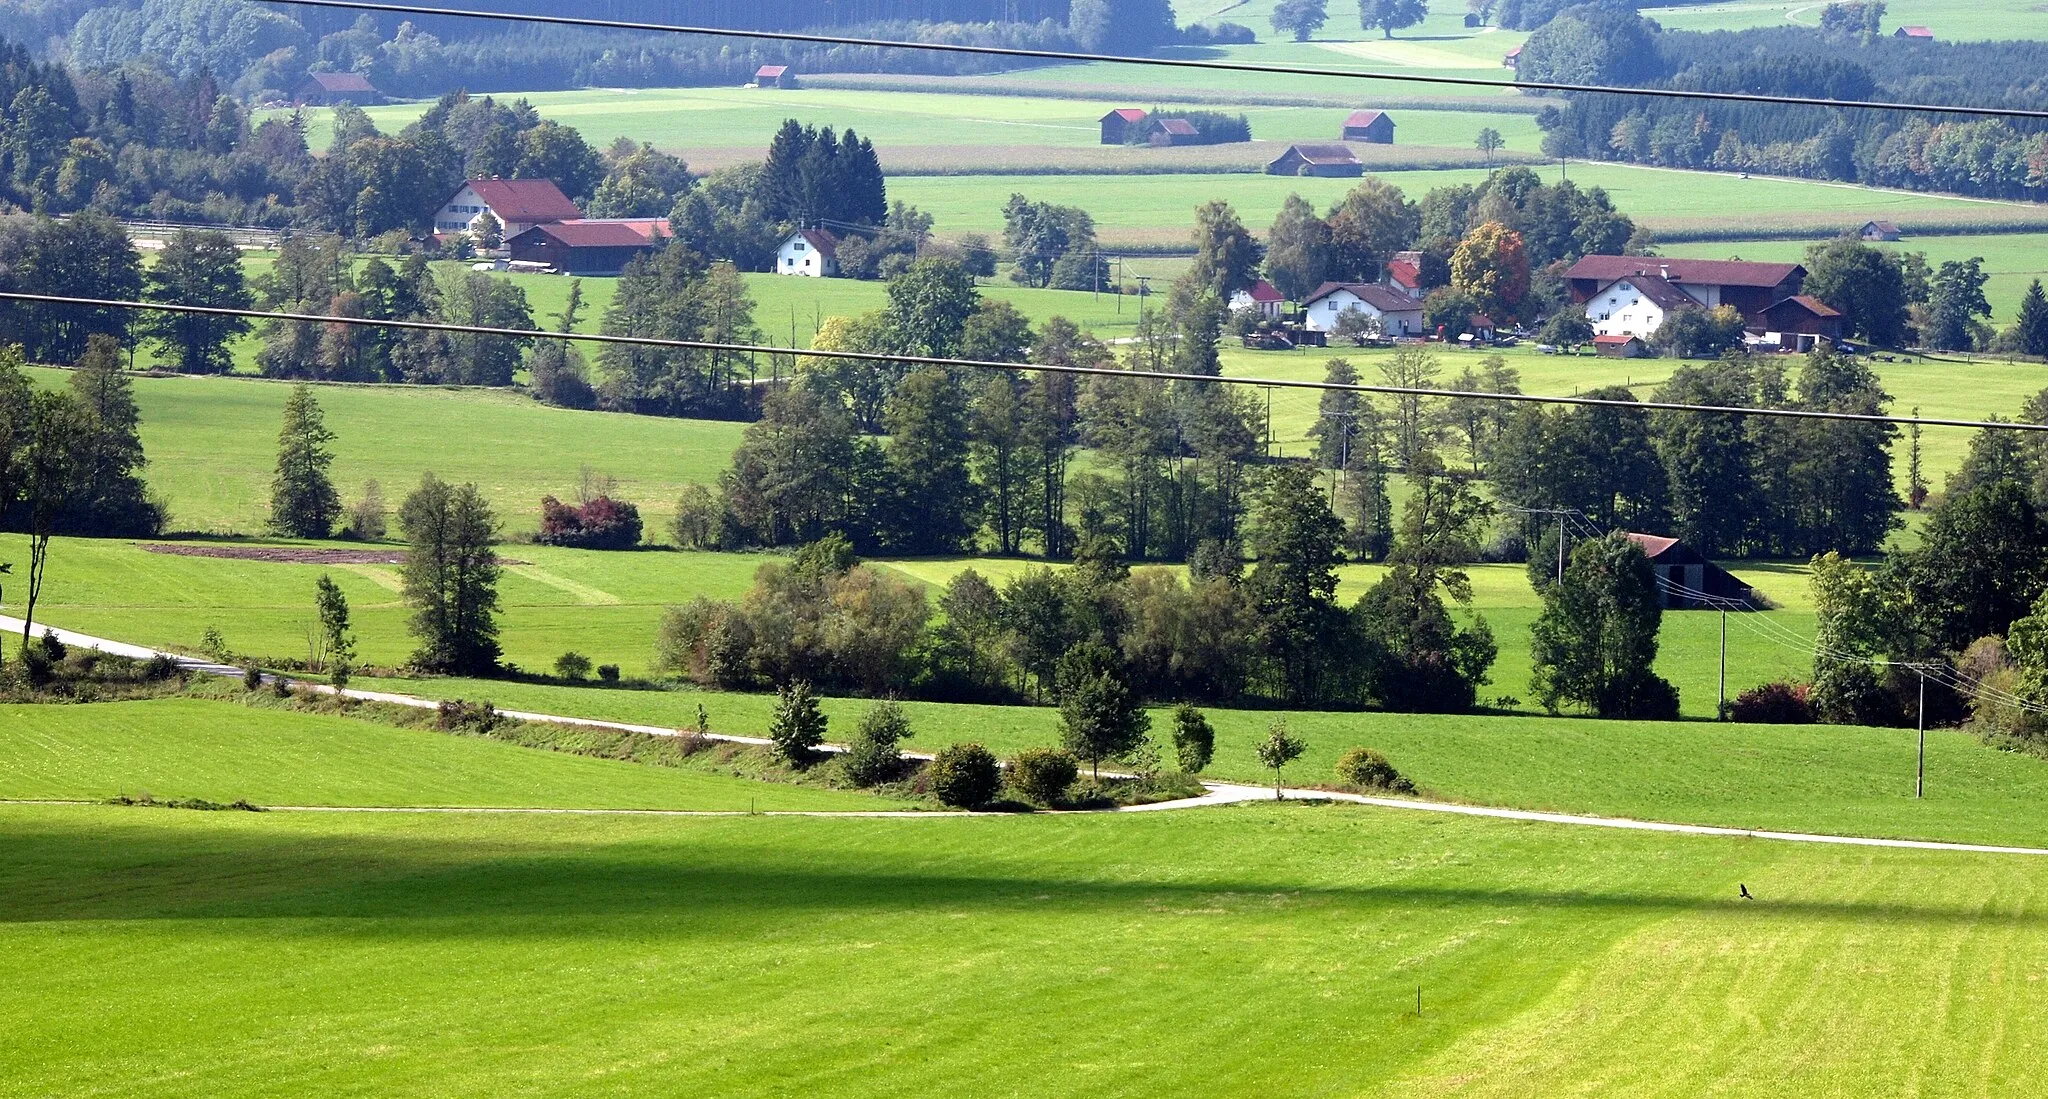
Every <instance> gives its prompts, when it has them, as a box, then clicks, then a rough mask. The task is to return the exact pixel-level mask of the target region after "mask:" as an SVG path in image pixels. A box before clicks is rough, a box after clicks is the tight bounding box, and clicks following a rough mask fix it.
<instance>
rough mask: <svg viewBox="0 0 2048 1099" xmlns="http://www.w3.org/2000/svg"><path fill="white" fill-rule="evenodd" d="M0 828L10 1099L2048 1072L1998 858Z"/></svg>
mask: <svg viewBox="0 0 2048 1099" xmlns="http://www.w3.org/2000/svg"><path fill="white" fill-rule="evenodd" d="M0 828H4V830H5V832H6V834H7V835H8V836H9V838H10V842H9V843H8V844H7V845H6V846H5V848H4V849H0V981H4V982H5V983H6V986H7V987H8V988H9V989H10V990H12V991H13V992H14V995H12V996H9V997H7V998H6V1000H5V1002H4V1003H0V1026H4V1027H5V1028H6V1032H7V1033H8V1035H9V1041H8V1042H7V1043H6V1044H5V1045H4V1046H0V1074H4V1078H5V1079H6V1080H8V1081H9V1083H8V1090H10V1091H13V1092H18V1093H20V1094H34V1095H42V1096H65V1095H85V1094H98V1095H106V1094H138V1093H142V1092H147V1093H149V1094H151V1095H159V1096H187V1095H191V1096H200V1095H217V1094H219V1093H221V1092H222V1091H225V1090H229V1089H230V1088H232V1089H236V1090H243V1091H249V1092H256V1093H265V1094H277V1093H294V1094H306V1093H320V1094H335V1095H377V1094H393V1093H404V1094H409V1095H421V1096H438V1095H475V1094H484V1093H488V1094H494V1095H551V1094H564V1093H577V1094H592V1095H622V1094H649V1093H661V1094H688V1095H705V1096H723V1095H748V1096H757V1095H823V1094H830V1095H835V1096H867V1095H876V1096H881V1095H902V1094H909V1093H919V1094H947V1095H962V1096H979V1095H997V1094H1015V1093H1017V1092H1018V1091H1019V1090H1020V1087H1022V1088H1025V1090H1028V1091H1030V1092H1031V1093H1033V1094H1058V1095H1070V1094H1071V1095H1084V1094H1085V1095H1094V1096H1126V1095H1130V1096H1138V1095H1143V1096H1156V1095H1174V1094H1202V1095H1217V1094H1234V1095H1248V1094H1391V1093H1402V1094H1407V1093H1413V1092H1415V1091H1418V1090H1419V1091H1421V1093H1424V1094H1502V1095H1507V1094H1514V1095H1535V1094H1542V1095H1554V1094H1577V1093H1587V1092H1588V1091H1591V1090H1598V1089H1597V1084H1598V1083H1599V1082H1602V1081H1607V1082H1612V1083H1615V1084H1617V1085H1620V1087H1619V1088H1618V1089H1617V1090H1626V1091H1628V1092H1629V1093H1631V1094H1646V1095H1694V1094H1700V1093H1702V1092H1706V1091H1711V1092H1714V1093H1717V1094H1729V1095H1749V1094H1756V1095H1763V1094H1783V1093H1784V1091H1783V1090H1782V1089H1783V1086H1784V1085H1785V1083H1786V1082H1787V1081H1788V1080H1790V1081H1796V1082H1797V1083H1798V1084H1799V1085H1800V1088H1799V1090H1800V1091H1802V1092H1803V1093H1806V1094H1832V1095H1850V1096H1861V1095H1889V1094H1897V1093H1898V1092H1899V1091H1900V1090H1902V1089H1904V1088H1907V1087H1909V1086H1912V1084H1913V1082H1916V1081H1918V1082H1921V1083H1922V1086H1925V1083H1926V1082H1927V1081H1941V1082H1946V1083H1953V1084H1957V1085H1962V1086H1957V1087H1953V1088H1948V1089H1943V1090H1947V1091H1955V1092H1966V1091H1972V1090H1984V1089H1981V1088H1980V1089H1972V1088H1970V1087H1968V1086H1967V1085H1968V1084H1969V1083H1970V1082H1971V1081H1973V1080H1974V1081H1977V1082H1979V1083H1988V1082H1992V1081H1995V1085H1994V1087H1995V1089H1996V1090H2002V1091H2005V1092H2007V1093H2010V1094H2028V1093H2032V1092H2034V1091H2036V1090H2038V1088H2039V1086H2040V1084H2041V1075H2042V1068H2041V1061H2040V1059H2039V1058H2038V1057H2036V1056H2033V1055H2032V1049H2031V1044H2030V1043H2029V1042H2027V1041H2024V1040H2018V1039H2015V1038H2014V1037H2013V1036H2014V1035H2018V1034H2024V1033H2030V1032H2032V1031H2034V1030H2036V1029H2038V1024H2039V1022H2040V1021H2041V1020H2040V1019H2039V1014H2040V1011H2041V1001H2040V998H2039V997H2038V996H2035V995H2033V991H2032V990H2033V988H2034V985H2033V984H2032V983H2030V982H2031V981H2033V980H2034V979H2035V978H2037V977H2038V976H2039V973H2040V969H2039V966H2040V963H2039V959H2040V957H2041V956H2042V952H2043V948H2044V947H2048V942H2044V941H2043V938H2044V936H2043V928H2042V925H2041V922H2040V921H2039V920H2038V919H2037V918H2034V917H2033V916H2032V915H2031V913H2032V911H2033V910H2034V909H2036V908H2038V907H2039V906H2040V904H2041V901H2042V890H2043V885H2044V878H2043V876H2042V871H2041V870H2040V869H2039V868H2038V865H2037V864H2033V863H2019V862H2015V861H2011V860H2000V859H1995V858H1991V857H1983V856H1951V855H1938V854H1935V853H1929V852H1879V853H1866V852H1844V851H1838V850H1816V849H1808V848H1799V847H1797V846H1795V845H1789V844H1761V843H1748V842H1742V841H1730V840H1720V839H1702V838H1689V837H1670V836H1653V835H1642V834H1620V833H1611V832H1599V831H1592V830H1568V829H1562V828H1557V827H1550V826H1541V825H1521V824H1506V823H1501V822H1480V821H1459V820H1442V819H1432V818H1417V817H1414V816H1410V815H1406V814H1400V813H1395V812H1389V811H1379V810H1370V809H1338V808H1325V809H1315V808H1309V807H1299V806H1297V807H1273V806H1259V807H1245V808H1241V809H1229V810H1218V811H1207V812H1199V813H1192V814H1158V815H1150V816H1147V815H1139V816H1135V817H1133V816H1119V817H1085V818H1084V817H1037V818H985V819H978V820H957V819H953V820H948V819H936V820H925V821H862V820H789V819H773V818H748V819H734V820H698V821H676V820H659V821H657V820H644V819H632V820H618V819H606V820H601V821H598V820H590V819H565V818H510V819H508V818H453V819H451V818H447V817H437V818H420V817H383V818H363V817H352V818H335V817H313V816H293V815H287V814H275V813H273V814H254V815H252V814H201V813H176V812H169V811H160V810H116V809H103V808H27V807H14V808H0ZM1737 881H1741V882H1746V883H1747V884H1748V885H1749V886H1750V887H1751V889H1752V890H1753V891H1756V892H1757V893H1758V894H1759V895H1760V896H1761V897H1762V898H1763V899H1762V900H1760V901H1758V902H1755V903H1753V904H1752V903H1749V902H1742V901H1739V900H1737V899H1736V898H1735V895H1734V894H1735V888H1734V883H1735V882H1737ZM1418 986H1420V987H1422V988H1423V990H1424V994H1425V998H1424V1004H1425V1010H1424V1012H1423V1013H1422V1014H1421V1015H1420V1016H1417V1015H1416V1014H1415V1013H1414V1000H1415V990H1416V988H1417V987H1418ZM1845 1005H1848V1009H1847V1010H1845ZM1639 1017H1640V1018H1641V1019H1642V1024H1641V1025H1634V1020H1636V1019H1637V1018H1639ZM1906 1032H1910V1033H1911V1037H1910V1038H1907V1037H1904V1036H1903V1035H1904V1034H1905V1033H1906ZM1539 1035H1540V1036H1539ZM1581 1066H1585V1067H1584V1068H1582V1067H1581ZM1024 1081H1031V1082H1032V1083H1031V1084H1029V1085H1028V1086H1026V1085H1023V1084H1022V1083H1021V1082H1024ZM1589 1085H1591V1086H1589Z"/></svg>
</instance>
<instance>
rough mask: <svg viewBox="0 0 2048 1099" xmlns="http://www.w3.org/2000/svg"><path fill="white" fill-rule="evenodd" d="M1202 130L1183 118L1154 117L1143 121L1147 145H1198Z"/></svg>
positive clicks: (1200, 141)
mask: <svg viewBox="0 0 2048 1099" xmlns="http://www.w3.org/2000/svg"><path fill="white" fill-rule="evenodd" d="M1201 143H1202V131H1200V130H1197V129H1195V124H1194V123H1192V122H1189V121H1188V120H1187V119H1185V118H1155V119H1153V120H1151V121H1150V122H1147V123H1145V144H1147V145H1157V146H1166V145H1200V144H1201Z"/></svg>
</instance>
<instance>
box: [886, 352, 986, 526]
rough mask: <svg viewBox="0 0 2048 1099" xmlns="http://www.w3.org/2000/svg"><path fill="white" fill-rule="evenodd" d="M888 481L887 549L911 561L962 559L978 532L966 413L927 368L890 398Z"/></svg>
mask: <svg viewBox="0 0 2048 1099" xmlns="http://www.w3.org/2000/svg"><path fill="white" fill-rule="evenodd" d="M888 423H889V434H890V440H889V448H888V466H889V481H890V485H891V487H892V488H893V489H894V490H895V493H896V499H895V506H894V507H893V509H892V511H893V515H892V517H891V518H892V522H891V528H892V529H891V530H890V531H889V533H888V535H887V538H886V541H887V542H888V543H889V544H890V545H892V546H894V547H896V548H897V549H900V550H901V551H902V552H905V553H912V554H938V553H957V552H959V551H960V550H961V549H963V548H965V547H966V545H967V544H968V540H969V539H970V538H971V537H972V536H973V534H974V530H975V527H976V525H977V518H978V516H977V511H978V508H977V506H976V505H977V500H976V498H975V497H976V492H975V485H974V481H973V479H972V478H971V477H970V476H969V475H968V470H967V458H968V431H967V427H968V409H967V404H966V401H964V400H963V399H962V397H961V394H960V390H959V387H957V386H955V385H954V384H953V381H952V379H951V378H949V377H947V376H946V372H945V371H943V370H940V369H938V368H936V367H926V368H925V369H922V370H919V371H917V372H916V373H913V374H911V375H910V376H909V377H907V378H905V379H903V384H901V385H899V386H897V387H896V392H895V394H894V395H893V396H891V397H890V398H889V412H888Z"/></svg>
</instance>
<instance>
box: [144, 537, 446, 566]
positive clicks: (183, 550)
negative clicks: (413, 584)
mask: <svg viewBox="0 0 2048 1099" xmlns="http://www.w3.org/2000/svg"><path fill="white" fill-rule="evenodd" d="M142 549H143V550H144V551H145V552H148V553H168V554H171V555H173V556H176V557H218V558H221V559H223V560H228V561H275V562H278V563H280V564H288V565H403V564H405V551H404V550H402V549H381V550H368V549H365V550H344V549H315V548H312V547H310V546H181V545H172V544H170V543H167V542H152V543H147V544H145V545H144V546H143V547H142Z"/></svg>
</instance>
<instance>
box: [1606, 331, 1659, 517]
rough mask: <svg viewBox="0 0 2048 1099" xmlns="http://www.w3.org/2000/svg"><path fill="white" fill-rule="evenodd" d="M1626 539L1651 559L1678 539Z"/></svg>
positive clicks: (1607, 337)
mask: <svg viewBox="0 0 2048 1099" xmlns="http://www.w3.org/2000/svg"><path fill="white" fill-rule="evenodd" d="M1594 338H1595V339H1599V340H1605V339H1612V338H1613V337H1611V336H1596V337H1594ZM1629 338H1630V339H1634V338H1635V337H1633V336H1631V337H1629ZM1627 537H1628V540H1629V541H1631V542H1634V543H1635V544H1636V545H1638V546H1640V547H1642V550H1643V556H1644V557H1651V558H1654V557H1659V556H1662V555H1663V553H1664V551H1665V550H1668V549H1670V548H1671V547H1673V546H1675V545H1677V544H1678V539H1676V538H1666V537H1664V536H1663V535H1661V534H1630V535H1628V536H1627Z"/></svg>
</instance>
